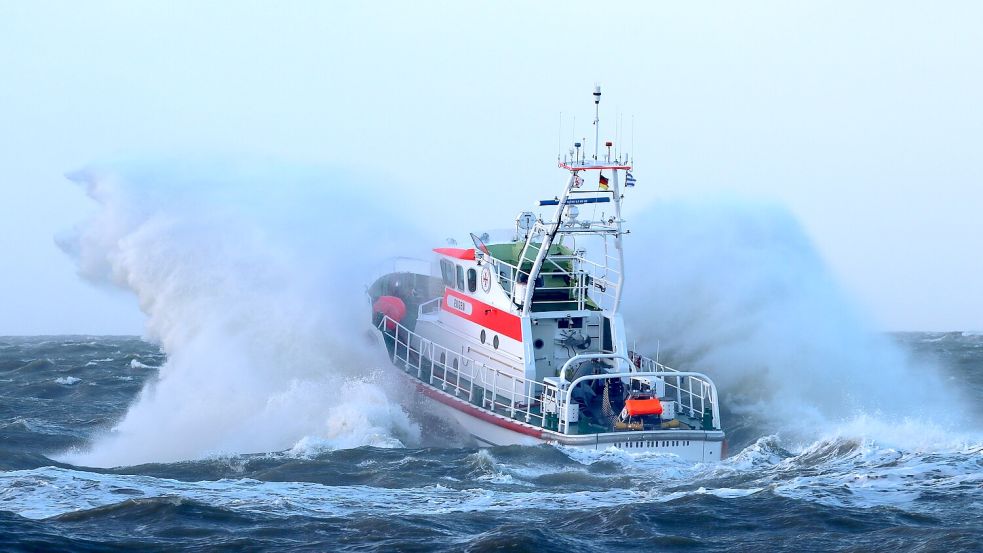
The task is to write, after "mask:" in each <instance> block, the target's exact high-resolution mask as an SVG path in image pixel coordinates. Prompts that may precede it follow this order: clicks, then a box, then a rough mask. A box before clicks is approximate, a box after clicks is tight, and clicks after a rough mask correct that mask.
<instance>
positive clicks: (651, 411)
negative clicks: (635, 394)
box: [625, 397, 662, 417]
mask: <svg viewBox="0 0 983 553" xmlns="http://www.w3.org/2000/svg"><path fill="white" fill-rule="evenodd" d="M625 413H627V414H628V416H629V417H638V416H642V415H661V414H662V402H661V401H659V398H657V397H652V398H645V399H642V398H629V399H627V400H625Z"/></svg>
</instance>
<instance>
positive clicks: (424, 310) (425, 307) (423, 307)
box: [417, 296, 444, 315]
mask: <svg viewBox="0 0 983 553" xmlns="http://www.w3.org/2000/svg"><path fill="white" fill-rule="evenodd" d="M443 299H444V298H443V296H437V297H436V298H434V299H432V300H428V301H425V302H423V303H421V304H420V308H419V309H418V310H417V313H418V314H419V315H427V314H429V313H433V312H435V311H439V310H440V301H441V300H443ZM430 304H436V306H434V307H433V308H431V306H430Z"/></svg>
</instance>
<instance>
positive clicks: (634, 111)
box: [0, 0, 983, 334]
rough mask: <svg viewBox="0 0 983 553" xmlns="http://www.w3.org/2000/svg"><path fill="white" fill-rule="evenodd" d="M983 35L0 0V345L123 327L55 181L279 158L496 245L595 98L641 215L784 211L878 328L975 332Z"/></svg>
mask: <svg viewBox="0 0 983 553" xmlns="http://www.w3.org/2000/svg"><path fill="white" fill-rule="evenodd" d="M981 22H983V7H981V5H980V4H979V3H976V2H946V3H930V2H923V3H911V2H842V3H830V2H794V3H793V2H752V3H731V2H727V3H723V2H721V3H703V4H701V5H700V6H699V7H692V6H691V5H689V4H679V3H673V4H668V3H666V4H662V3H654V2H639V3H617V2H613V3H599V2H588V3H571V2H557V3H519V2H516V3H508V2H483V3H463V2H458V3H430V2H413V3H409V2H404V3H375V2H372V3H369V2H351V3H343V2H337V3H328V2H280V3H274V2H257V3H250V2H88V3H84V4H83V3H78V2H12V1H7V0H0V167H2V173H0V191H2V194H3V199H2V202H0V251H2V252H3V254H4V262H3V264H2V271H0V334H38V333H68V332H72V333H94V334H98V333H140V332H141V328H142V316H141V314H140V313H139V311H138V309H137V306H136V302H135V300H133V299H132V298H130V297H128V296H127V295H126V294H125V293H122V292H116V291H107V290H99V289H95V288H93V287H92V286H91V285H89V284H87V283H84V282H82V281H80V280H79V279H78V277H77V276H76V275H75V268H74V265H73V264H72V262H71V261H70V260H69V259H68V258H67V257H66V256H65V255H64V254H63V253H62V252H61V251H60V250H58V249H57V248H56V247H55V245H54V242H53V239H52V237H53V235H55V234H56V233H57V232H59V231H60V230H63V229H65V228H68V227H70V226H71V225H73V224H74V223H76V222H77V221H79V220H81V219H82V218H83V217H84V216H85V214H86V213H87V212H89V211H91V210H92V209H93V204H91V203H90V202H89V201H88V200H87V199H86V198H85V197H84V195H83V193H82V191H81V190H80V189H78V188H76V187H74V186H73V185H71V184H70V183H68V181H66V180H65V179H64V178H63V173H65V172H66V171H70V170H72V169H76V168H78V167H80V166H83V165H85V164H87V163H90V162H93V161H99V160H105V159H107V158H118V157H132V156H136V157H160V156H168V155H173V154H175V153H179V154H189V155H199V154H206V155H207V154H211V153H221V154H228V153H231V154H235V155H245V156H255V157H273V158H278V159H283V160H288V161H290V160H296V161H297V162H303V163H313V164H317V165H324V166H329V167H332V166H333V167H340V168H342V169H344V170H348V171H353V172H359V173H362V174H367V175H376V176H378V178H379V180H380V181H390V182H395V183H400V184H401V185H402V186H401V187H400V188H401V189H403V190H406V189H410V190H414V191H415V194H416V195H415V196H414V201H415V202H417V204H416V205H414V206H409V207H414V208H427V209H431V210H436V211H437V212H440V213H444V214H448V216H447V217H445V218H442V219H441V220H440V221H434V220H433V218H430V219H429V220H428V222H427V223H426V224H428V225H430V226H431V228H433V229H434V231H436V226H437V223H438V222H439V223H440V226H445V225H446V226H447V227H452V228H451V229H450V230H449V231H448V232H459V231H460V230H461V228H460V227H465V228H467V227H469V226H470V227H472V228H485V227H490V226H503V225H502V220H503V218H504V219H505V220H506V221H507V220H508V219H509V218H511V217H512V216H513V215H514V212H515V211H517V210H518V209H519V208H520V207H521V204H522V202H524V201H526V196H527V193H526V192H525V191H526V190H528V189H529V187H530V186H537V187H540V189H542V190H544V191H547V193H550V194H551V193H552V191H553V189H554V188H555V186H556V182H557V179H558V178H562V175H560V174H559V173H558V172H557V171H556V169H555V165H554V158H555V152H556V136H557V119H558V114H559V112H560V111H565V112H568V113H569V112H570V111H571V110H580V116H581V117H580V119H578V122H579V123H580V125H579V126H580V127H581V129H582V131H581V134H588V133H589V132H590V130H589V127H588V126H587V125H585V123H586V122H587V121H586V117H584V116H585V115H586V114H587V113H589V104H588V102H589V93H590V89H591V87H592V85H593V83H594V82H595V81H597V82H600V83H602V84H603V86H604V92H605V96H604V100H605V104H604V107H605V108H606V109H607V110H608V111H607V112H606V115H607V116H608V119H607V121H608V122H611V121H613V115H614V113H615V111H616V110H619V109H620V110H621V111H622V112H623V113H624V114H625V119H626V121H627V120H628V119H629V117H630V116H631V115H634V118H635V126H636V128H635V144H636V147H635V151H636V156H635V160H636V164H637V166H638V169H637V171H636V176H637V177H638V178H639V181H640V184H644V186H640V187H639V189H638V191H637V195H636V200H635V201H636V202H638V203H639V204H644V203H645V202H648V201H652V200H653V199H656V198H658V197H679V196H686V197H693V196H695V197H700V196H706V197H711V196H716V195H719V194H735V195H750V196H752V197H755V198H764V199H768V200H772V201H776V202H780V203H782V204H785V205H787V206H788V208H789V209H790V210H791V211H792V212H793V213H794V214H795V215H796V216H797V217H798V218H799V219H800V221H801V222H802V224H803V225H804V227H805V228H806V230H807V231H808V233H809V234H810V236H811V237H812V239H813V240H814V242H815V243H816V245H817V247H818V248H819V250H820V252H821V254H822V255H823V257H824V258H825V259H826V261H827V262H828V263H829V265H830V267H831V270H832V271H833V273H834V274H835V275H836V277H837V278H838V279H839V280H840V282H841V283H842V285H843V286H844V288H845V289H846V290H848V292H849V293H850V294H851V295H852V296H853V297H854V298H855V299H856V301H857V302H858V303H859V304H860V305H861V307H862V308H864V309H866V310H867V311H868V312H869V313H870V315H871V317H872V318H873V320H875V321H876V322H877V323H878V324H880V325H881V326H882V327H883V328H885V329H912V330H915V329H925V330H928V329H936V330H946V329H983V284H981V282H983V279H981V278H980V275H981V273H983V217H981V211H983V187H981V185H983V170H981V153H983V109H981V104H980V102H981V99H983V56H981V55H980V53H981V52H983V33H980V31H979V28H980V23H981ZM492 156H494V157H495V158H497V159H499V160H504V163H501V162H497V163H496V164H495V165H494V167H488V164H487V161H488V160H489V158H490V157H492ZM493 188H494V189H497V190H499V191H500V193H498V194H495V195H494V196H492V197H487V198H485V199H484V200H483V202H482V204H481V205H482V209H480V210H479V209H469V210H467V213H466V214H460V213H459V212H460V210H459V209H458V210H455V209H454V208H455V206H459V202H460V200H461V199H462V198H467V199H468V201H469V205H472V206H473V202H474V201H475V200H474V196H475V194H474V191H475V190H478V191H480V190H489V189H493ZM503 198H504V199H503ZM517 198H518V199H517ZM455 213H458V214H457V215H455Z"/></svg>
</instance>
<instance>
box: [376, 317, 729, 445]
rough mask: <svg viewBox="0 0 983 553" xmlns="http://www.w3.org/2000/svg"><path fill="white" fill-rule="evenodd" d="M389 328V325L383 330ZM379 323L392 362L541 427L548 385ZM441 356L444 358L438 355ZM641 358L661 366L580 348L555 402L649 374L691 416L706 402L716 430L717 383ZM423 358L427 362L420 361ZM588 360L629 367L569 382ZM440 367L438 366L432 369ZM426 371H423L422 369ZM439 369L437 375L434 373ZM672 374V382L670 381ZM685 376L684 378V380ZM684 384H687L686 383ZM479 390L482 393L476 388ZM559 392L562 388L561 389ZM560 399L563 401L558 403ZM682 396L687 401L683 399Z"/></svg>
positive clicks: (562, 426) (562, 424)
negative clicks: (595, 383)
mask: <svg viewBox="0 0 983 553" xmlns="http://www.w3.org/2000/svg"><path fill="white" fill-rule="evenodd" d="M387 327H391V330H387ZM378 328H379V330H380V331H382V333H383V334H384V335H386V336H388V337H390V338H392V340H393V344H392V347H393V349H392V357H393V361H394V362H396V361H398V362H400V363H402V365H403V366H404V367H405V368H406V369H407V370H412V369H416V376H417V378H419V379H421V380H423V381H425V382H427V383H428V384H430V385H431V386H434V387H438V388H440V389H442V390H444V391H445V392H447V393H450V394H452V395H454V396H464V397H466V398H467V401H468V402H469V403H472V404H475V405H478V406H479V407H481V408H483V409H487V410H490V411H491V412H493V413H498V414H501V415H504V414H505V413H507V414H508V416H510V417H511V418H513V419H516V418H520V417H521V418H523V419H524V420H525V422H526V423H529V424H534V425H535V424H536V422H534V420H533V419H536V421H537V422H538V426H539V427H543V426H545V425H544V424H543V423H544V422H545V414H544V413H543V411H542V410H540V411H539V412H538V413H536V412H534V410H533V409H534V407H535V406H540V405H541V402H542V392H543V390H545V389H546V387H547V386H550V387H553V385H552V384H550V385H548V384H546V383H545V382H539V381H534V380H528V379H526V378H523V377H521V376H516V375H514V374H510V373H509V372H507V371H506V370H503V369H501V368H496V367H491V366H488V365H486V364H485V363H482V362H479V361H477V360H476V359H474V358H473V357H469V356H467V355H464V354H463V353H458V352H455V351H452V350H450V349H448V348H446V347H444V346H441V345H439V344H436V343H434V342H433V341H431V340H429V339H427V338H424V337H423V336H420V335H419V334H417V333H415V332H413V331H411V330H409V329H408V328H407V327H406V326H404V325H402V324H400V323H398V322H396V321H395V320H393V319H392V318H390V317H388V316H386V315H383V317H382V320H381V321H379V325H378ZM439 357H443V359H438V358H439ZM638 358H639V364H640V365H641V366H642V367H645V366H651V365H654V366H657V367H658V368H660V369H662V370H649V371H646V370H635V368H636V365H635V363H634V362H633V361H632V358H631V357H630V356H628V355H626V354H622V353H581V354H578V355H575V356H573V357H571V358H570V359H569V360H567V361H566V362H565V363H564V364H563V367H562V368H561V369H560V376H559V381H560V387H559V389H558V390H557V392H558V394H559V395H558V397H557V400H558V403H559V404H558V405H557V407H558V408H559V409H561V411H560V412H564V411H562V410H563V409H566V408H567V406H569V405H570V404H571V402H572V401H573V390H574V388H576V387H577V385H579V384H580V383H581V382H586V381H591V380H601V379H615V378H630V377H640V376H652V377H656V378H659V379H661V380H662V381H663V382H664V383H665V386H666V387H667V388H670V389H675V391H676V400H677V402H678V403H679V406H680V409H681V410H682V411H686V410H688V411H689V414H690V416H692V417H694V418H698V417H699V416H702V414H703V413H704V412H705V410H706V408H707V407H710V409H711V413H712V417H713V418H712V426H713V428H715V429H720V412H719V408H718V401H717V388H716V386H715V385H714V383H713V381H712V380H710V378H709V377H708V376H706V375H705V374H703V373H699V372H683V371H676V370H675V369H672V368H669V367H665V366H664V365H662V364H660V363H658V362H657V361H654V360H652V359H650V358H647V357H641V356H638ZM425 359H426V362H424V360H425ZM590 359H617V360H620V361H625V362H627V363H628V367H629V371H628V372H618V373H603V374H595V375H585V376H581V377H578V378H576V379H574V380H573V381H572V382H568V381H567V380H566V377H565V376H564V375H565V374H566V371H567V370H568V369H569V368H570V366H571V365H572V364H573V363H576V362H578V361H584V360H590ZM434 369H438V370H436V371H435V370H434ZM424 371H426V373H427V374H426V375H425V374H424ZM438 372H439V373H440V374H439V375H438V374H437V373H438ZM669 379H675V383H671V382H668V381H667V380H669ZM683 380H685V381H686V382H685V383H684V382H683ZM694 381H696V383H698V385H699V386H698V390H694V389H693V382H694ZM684 387H685V388H684ZM479 389H480V390H481V391H480V394H479V392H478V390H479ZM560 392H562V393H560ZM561 400H562V403H560V402H561ZM684 400H685V401H684ZM557 431H558V432H562V433H563V434H568V433H569V432H570V421H569V419H567V418H566V417H563V420H562V421H559V425H558V427H557Z"/></svg>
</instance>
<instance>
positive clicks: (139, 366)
mask: <svg viewBox="0 0 983 553" xmlns="http://www.w3.org/2000/svg"><path fill="white" fill-rule="evenodd" d="M130 368H131V369H159V368H160V367H152V366H150V365H146V364H144V363H141V362H139V361H137V360H136V359H131V360H130Z"/></svg>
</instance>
